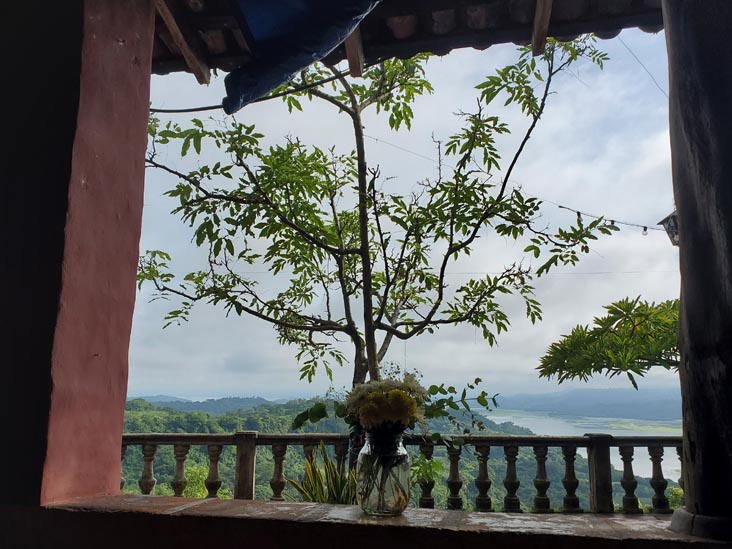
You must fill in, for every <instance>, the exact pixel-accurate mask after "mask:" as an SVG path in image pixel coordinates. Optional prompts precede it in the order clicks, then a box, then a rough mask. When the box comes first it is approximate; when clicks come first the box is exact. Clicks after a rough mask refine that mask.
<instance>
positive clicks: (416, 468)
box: [411, 454, 445, 484]
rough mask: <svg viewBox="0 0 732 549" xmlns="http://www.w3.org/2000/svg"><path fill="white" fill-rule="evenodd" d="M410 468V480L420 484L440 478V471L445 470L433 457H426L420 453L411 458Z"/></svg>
mask: <svg viewBox="0 0 732 549" xmlns="http://www.w3.org/2000/svg"><path fill="white" fill-rule="evenodd" d="M411 470H412V482H416V483H420V484H421V483H427V482H437V481H438V480H440V478H442V473H443V472H444V471H445V467H444V465H443V464H442V463H441V462H439V461H437V460H434V459H427V458H426V457H425V456H424V455H422V454H420V455H419V456H418V457H416V458H414V459H413V460H412V467H411Z"/></svg>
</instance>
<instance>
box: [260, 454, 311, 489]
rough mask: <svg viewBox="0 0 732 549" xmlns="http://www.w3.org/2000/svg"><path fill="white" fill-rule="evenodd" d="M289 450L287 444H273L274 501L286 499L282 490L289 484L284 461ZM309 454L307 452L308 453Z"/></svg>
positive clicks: (271, 485) (270, 482) (271, 482)
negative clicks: (286, 478)
mask: <svg viewBox="0 0 732 549" xmlns="http://www.w3.org/2000/svg"><path fill="white" fill-rule="evenodd" d="M286 452H287V444H284V443H280V444H273V445H272V456H273V457H274V472H273V473H272V480H270V481H269V485H270V487H271V488H272V497H271V498H270V499H271V500H273V501H284V500H285V498H283V497H282V490H284V489H285V486H286V485H287V480H285V473H284V461H285V453H286ZM306 456H307V454H306Z"/></svg>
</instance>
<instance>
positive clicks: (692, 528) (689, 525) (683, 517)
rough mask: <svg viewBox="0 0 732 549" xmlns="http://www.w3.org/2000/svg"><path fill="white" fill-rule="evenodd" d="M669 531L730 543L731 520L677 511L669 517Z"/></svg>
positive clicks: (731, 532) (731, 538)
mask: <svg viewBox="0 0 732 549" xmlns="http://www.w3.org/2000/svg"><path fill="white" fill-rule="evenodd" d="M670 528H671V530H672V531H673V532H680V533H683V534H690V535H692V536H699V537H708V538H712V539H720V540H726V541H732V518H729V517H709V516H706V515H697V514H695V513H689V512H688V511H686V510H684V509H677V510H676V511H674V514H673V517H671V526H670Z"/></svg>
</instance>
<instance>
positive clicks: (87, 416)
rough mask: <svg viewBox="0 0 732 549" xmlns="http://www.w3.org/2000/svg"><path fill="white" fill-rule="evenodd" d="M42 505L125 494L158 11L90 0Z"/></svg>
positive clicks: (147, 4) (145, 3)
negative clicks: (123, 448)
mask: <svg viewBox="0 0 732 549" xmlns="http://www.w3.org/2000/svg"><path fill="white" fill-rule="evenodd" d="M83 17H84V23H83V25H84V38H83V45H82V69H81V89H80V102H79V113H78V120H77V131H76V136H75V139H74V146H73V161H72V162H73V163H72V171H71V181H70V183H69V192H68V199H69V202H68V211H67V218H66V229H65V247H64V256H63V267H62V283H61V295H60V300H59V311H58V322H57V324H56V331H55V334H54V344H53V354H52V366H51V377H52V393H51V407H50V414H49V416H50V417H49V427H48V445H47V452H46V460H45V465H44V469H43V482H42V488H41V503H42V504H46V503H50V502H54V501H61V500H64V499H68V498H71V497H76V496H84V495H93V494H101V493H116V492H118V491H119V481H120V453H119V448H120V440H121V435H122V425H123V415H124V403H125V394H126V390H127V367H128V363H127V360H128V358H127V357H128V347H129V339H130V330H131V327H132V312H133V309H134V305H135V272H136V268H137V258H138V251H139V250H138V246H139V241H140V229H141V223H142V203H143V182H144V169H145V168H144V154H145V145H146V139H147V134H146V125H147V116H148V106H149V92H150V64H151V55H152V40H153V25H154V11H153V6H152V2H151V0H86V1H85V2H84V15H83Z"/></svg>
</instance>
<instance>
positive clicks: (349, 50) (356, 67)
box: [344, 27, 364, 76]
mask: <svg viewBox="0 0 732 549" xmlns="http://www.w3.org/2000/svg"><path fill="white" fill-rule="evenodd" d="M344 44H345V45H346V58H347V59H348V70H349V71H350V72H351V76H361V75H362V74H363V63H364V56H363V42H362V41H361V28H360V27H356V28H355V29H354V30H353V32H352V33H351V35H350V36H349V37H348V38H346V41H345V42H344Z"/></svg>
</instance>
